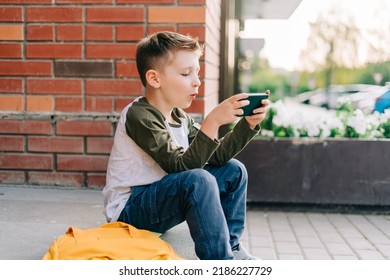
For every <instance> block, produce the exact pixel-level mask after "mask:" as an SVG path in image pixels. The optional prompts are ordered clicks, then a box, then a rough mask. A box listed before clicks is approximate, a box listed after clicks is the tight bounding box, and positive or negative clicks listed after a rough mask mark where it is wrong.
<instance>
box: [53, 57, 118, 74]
mask: <svg viewBox="0 0 390 280" xmlns="http://www.w3.org/2000/svg"><path fill="white" fill-rule="evenodd" d="M113 68H114V67H113V63H112V62H99V61H92V62H86V61H56V62H55V64H54V73H55V75H56V76H58V77H100V78H103V77H106V78H109V77H112V76H113V75H114V70H113Z"/></svg>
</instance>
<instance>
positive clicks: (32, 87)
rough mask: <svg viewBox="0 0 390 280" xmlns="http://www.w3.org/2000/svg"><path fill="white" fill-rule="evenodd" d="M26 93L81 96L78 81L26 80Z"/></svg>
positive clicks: (80, 83) (80, 82)
mask: <svg viewBox="0 0 390 280" xmlns="http://www.w3.org/2000/svg"><path fill="white" fill-rule="evenodd" d="M26 84H27V86H26V88H27V93H38V94H73V95H74V94H76V95H81V94H82V81H81V80H79V79H28V80H27V83H26Z"/></svg>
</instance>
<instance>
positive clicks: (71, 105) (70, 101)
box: [55, 97, 83, 112]
mask: <svg viewBox="0 0 390 280" xmlns="http://www.w3.org/2000/svg"><path fill="white" fill-rule="evenodd" d="M82 109H83V99H82V98H78V97H56V100H55V110H56V111H59V112H80V111H82Z"/></svg>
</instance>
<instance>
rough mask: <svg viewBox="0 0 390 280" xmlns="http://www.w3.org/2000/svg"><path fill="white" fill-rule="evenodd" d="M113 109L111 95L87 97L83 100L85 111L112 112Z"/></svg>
mask: <svg viewBox="0 0 390 280" xmlns="http://www.w3.org/2000/svg"><path fill="white" fill-rule="evenodd" d="M113 109H114V100H113V98H112V97H106V98H104V97H87V98H86V100H85V111H88V112H101V113H102V112H112V111H113Z"/></svg>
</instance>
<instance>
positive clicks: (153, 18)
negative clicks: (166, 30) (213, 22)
mask: <svg viewBox="0 0 390 280" xmlns="http://www.w3.org/2000/svg"><path fill="white" fill-rule="evenodd" d="M148 22H150V23H206V10H205V7H149V8H148Z"/></svg>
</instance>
